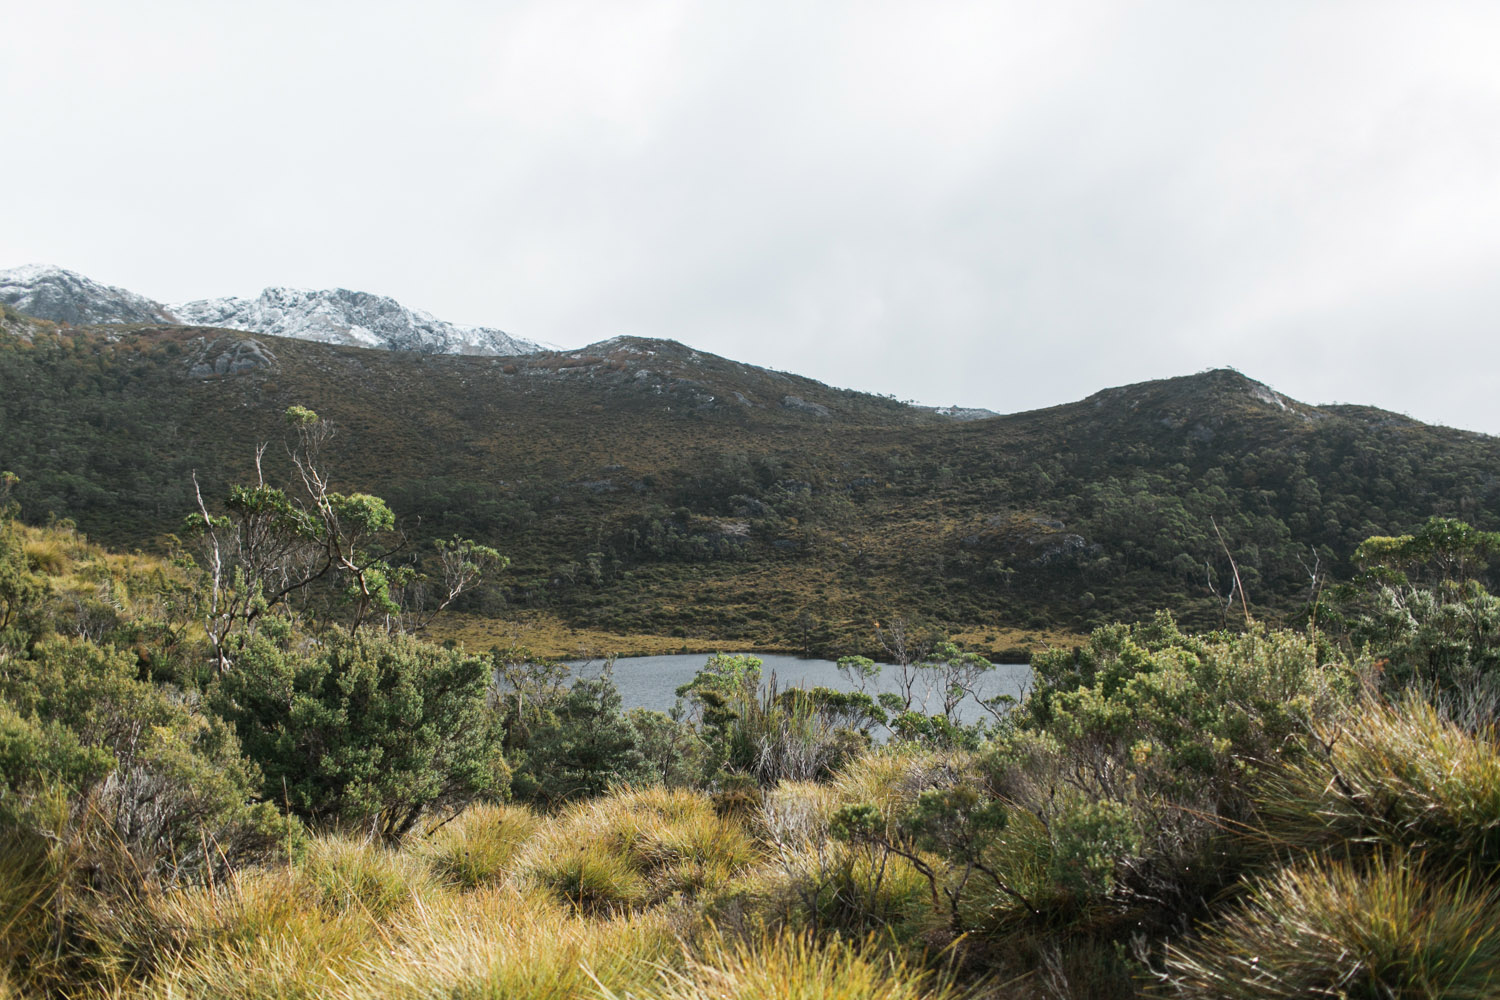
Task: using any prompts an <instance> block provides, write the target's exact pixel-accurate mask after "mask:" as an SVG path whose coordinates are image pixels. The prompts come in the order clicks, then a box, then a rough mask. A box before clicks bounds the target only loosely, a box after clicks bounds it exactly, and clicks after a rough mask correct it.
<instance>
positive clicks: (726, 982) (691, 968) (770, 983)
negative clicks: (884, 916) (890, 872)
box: [603, 932, 962, 1000]
mask: <svg viewBox="0 0 1500 1000" xmlns="http://www.w3.org/2000/svg"><path fill="white" fill-rule="evenodd" d="M603 992H604V995H605V996H606V997H608V998H609V1000H623V997H622V996H621V995H620V994H619V993H617V992H615V991H614V990H605V991H603ZM647 995H649V996H651V997H653V998H656V1000H711V998H712V1000H718V998H728V997H733V998H735V1000H950V998H955V1000H956V998H957V997H959V996H961V995H962V994H961V993H960V992H959V991H958V990H957V989H956V988H955V987H954V986H953V985H952V983H951V982H949V981H948V980H947V979H946V978H945V977H943V976H942V975H940V974H938V973H935V972H933V971H931V970H929V969H926V968H923V967H922V966H920V965H916V964H913V963H911V962H909V961H908V960H906V959H904V958H902V957H901V956H899V955H897V954H895V953H893V952H890V951H887V950H885V949H882V948H881V947H880V946H878V945H877V943H876V942H875V940H874V939H873V938H869V939H866V940H864V941H863V942H850V941H848V940H846V939H844V938H840V937H833V938H829V939H827V940H823V941H819V940H818V939H816V938H814V937H813V936H811V935H809V934H802V933H795V932H782V933H773V934H770V935H767V936H763V937H762V936H755V937H752V938H750V939H745V938H729V937H726V936H724V935H721V934H717V933H710V934H709V935H708V936H707V937H706V940H705V941H703V942H702V943H701V944H700V945H699V946H698V947H697V948H695V949H693V951H692V953H691V954H690V955H689V956H688V958H687V967H686V968H685V969H682V970H676V969H666V970H663V972H662V973H661V980H660V985H659V986H657V988H656V989H655V990H653V991H651V992H650V993H649V994H647Z"/></svg>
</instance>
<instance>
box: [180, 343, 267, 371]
mask: <svg viewBox="0 0 1500 1000" xmlns="http://www.w3.org/2000/svg"><path fill="white" fill-rule="evenodd" d="M200 345H201V347H200V350H199V352H198V354H197V356H196V357H194V358H193V360H191V361H189V362H188V377H190V378H203V379H210V378H223V377H224V376H226V375H243V374H245V373H246V372H253V371H259V370H262V369H268V370H274V369H275V368H276V355H275V354H273V353H272V352H271V349H270V348H268V347H267V346H266V345H265V344H262V343H261V342H260V341H258V340H256V339H254V338H253V337H246V338H244V339H243V340H231V339H229V338H227V337H221V338H219V339H217V340H203V341H200Z"/></svg>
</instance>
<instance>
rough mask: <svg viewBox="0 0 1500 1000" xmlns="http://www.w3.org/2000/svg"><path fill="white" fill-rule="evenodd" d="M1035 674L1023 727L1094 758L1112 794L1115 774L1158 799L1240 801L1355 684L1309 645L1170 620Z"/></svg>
mask: <svg viewBox="0 0 1500 1000" xmlns="http://www.w3.org/2000/svg"><path fill="white" fill-rule="evenodd" d="M1032 666H1033V670H1034V671H1035V682H1034V683H1035V687H1034V689H1033V692H1032V695H1031V697H1030V698H1029V699H1028V700H1027V701H1026V703H1025V705H1024V706H1022V708H1021V709H1020V710H1019V714H1018V719H1017V721H1018V724H1020V725H1022V726H1026V727H1028V728H1030V729H1033V730H1035V731H1039V732H1045V733H1048V734H1050V735H1052V736H1053V737H1054V738H1055V739H1057V740H1058V741H1059V742H1061V743H1062V744H1063V745H1064V746H1075V747H1080V748H1083V747H1090V748H1094V749H1096V750H1097V751H1098V759H1097V760H1096V761H1094V762H1091V763H1090V764H1088V765H1087V766H1088V767H1089V769H1090V771H1091V772H1093V773H1092V778H1093V780H1094V781H1095V782H1097V786H1096V787H1098V788H1099V789H1100V790H1101V791H1104V792H1111V791H1113V792H1114V793H1115V794H1118V791H1117V790H1116V789H1115V786H1116V785H1117V782H1116V781H1115V780H1114V779H1112V778H1111V777H1110V772H1111V771H1112V770H1114V769H1115V768H1116V767H1117V766H1123V767H1125V768H1126V769H1129V770H1134V771H1136V772H1137V773H1139V774H1140V775H1141V776H1142V777H1143V778H1147V779H1148V780H1149V781H1150V782H1151V784H1152V786H1153V787H1155V788H1160V789H1174V788H1176V789H1182V788H1186V787H1189V786H1192V785H1194V784H1198V783H1201V782H1202V781H1204V780H1210V781H1218V782H1219V787H1220V788H1221V793H1230V794H1233V790H1234V788H1235V787H1236V786H1237V785H1238V783H1239V782H1240V780H1241V776H1243V775H1245V774H1249V773H1253V772H1254V771H1256V770H1257V769H1259V768H1261V767H1263V766H1265V765H1266V764H1268V763H1272V762H1274V761H1276V760H1278V759H1279V758H1280V757H1281V756H1282V755H1283V754H1284V753H1287V752H1295V751H1296V749H1297V747H1298V745H1299V744H1298V743H1297V741H1296V739H1295V737H1296V736H1298V735H1299V734H1300V733H1302V732H1304V731H1305V730H1306V728H1307V726H1308V725H1309V724H1311V723H1312V722H1313V721H1314V720H1315V719H1318V718H1321V717H1324V716H1325V715H1326V714H1327V713H1329V712H1330V711H1333V710H1335V709H1337V708H1338V707H1339V706H1340V705H1341V704H1343V703H1344V702H1345V701H1346V700H1347V698H1348V697H1349V695H1350V694H1351V692H1352V691H1353V687H1354V683H1355V673H1356V672H1355V670H1354V668H1353V667H1352V666H1351V665H1350V664H1348V663H1346V662H1344V661H1342V660H1341V659H1339V658H1337V657H1333V658H1331V659H1330V658H1328V657H1327V654H1326V652H1325V651H1324V650H1322V649H1320V647H1319V646H1318V644H1317V643H1316V642H1314V641H1313V640H1312V639H1311V638H1309V637H1307V636H1303V635H1300V634H1297V633H1293V632H1270V631H1266V630H1263V629H1255V630H1252V631H1250V632H1249V633H1246V634H1245V635H1242V636H1230V635H1226V634H1214V635H1208V636H1190V635H1186V634H1184V633H1183V632H1181V631H1180V630H1179V629H1178V627H1177V625H1176V623H1175V622H1174V621H1173V620H1172V618H1171V617H1170V616H1169V615H1166V614H1165V613H1163V614H1158V615H1157V617H1156V618H1155V619H1154V620H1153V621H1152V622H1150V623H1149V624H1144V625H1128V626H1127V625H1114V626H1110V627H1108V628H1103V629H1099V630H1097V631H1095V632H1094V633H1093V634H1092V635H1091V636H1090V637H1089V641H1088V643H1087V644H1086V645H1084V646H1083V647H1081V648H1079V649H1077V650H1064V651H1056V652H1050V653H1044V654H1040V655H1038V656H1037V657H1035V658H1034V659H1033V664H1032Z"/></svg>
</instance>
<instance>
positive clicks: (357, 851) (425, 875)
mask: <svg viewBox="0 0 1500 1000" xmlns="http://www.w3.org/2000/svg"><path fill="white" fill-rule="evenodd" d="M297 875H298V877H299V879H300V881H301V882H302V884H303V885H304V886H306V888H307V889H308V890H310V893H309V894H310V896H311V898H312V899H314V900H316V901H317V902H318V904H319V905H321V906H323V907H325V908H327V909H330V910H333V911H335V912H337V911H341V910H347V909H360V910H364V911H365V912H367V913H369V914H370V915H371V916H372V917H374V918H376V919H380V918H382V917H385V916H388V915H389V914H391V913H392V912H394V911H395V910H398V909H400V908H401V907H403V906H405V905H406V904H408V903H410V902H411V901H412V900H414V899H416V898H417V897H419V896H422V895H425V894H427V893H429V892H431V890H432V889H433V888H434V886H435V884H436V883H435V877H434V876H433V874H432V872H431V871H430V870H429V869H428V868H427V866H426V865H424V864H423V863H422V860H421V859H420V858H419V857H416V856H415V855H414V854H412V853H410V852H406V851H398V850H392V849H390V848H389V847H385V846H383V845H381V844H377V843H372V842H370V841H366V840H354V839H350V838H347V837H320V838H318V839H317V840H314V841H313V842H312V844H311V845H309V847H308V850H307V856H306V858H304V859H303V861H302V863H301V865H299V866H298V869H297Z"/></svg>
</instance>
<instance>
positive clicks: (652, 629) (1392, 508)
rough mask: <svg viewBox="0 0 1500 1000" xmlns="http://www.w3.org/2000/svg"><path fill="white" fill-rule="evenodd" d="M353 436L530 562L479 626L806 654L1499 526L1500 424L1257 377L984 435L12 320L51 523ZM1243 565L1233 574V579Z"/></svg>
mask: <svg viewBox="0 0 1500 1000" xmlns="http://www.w3.org/2000/svg"><path fill="white" fill-rule="evenodd" d="M293 404H301V405H304V406H308V407H311V408H312V409H314V410H316V411H317V412H318V413H319V414H320V415H321V416H322V417H324V418H325V419H328V420H331V421H333V422H334V423H335V425H336V426H337V427H338V429H339V432H338V434H337V436H336V437H335V439H334V441H333V443H332V446H331V450H330V452H329V454H328V459H329V463H330V465H331V466H332V467H333V469H334V470H335V473H336V475H337V477H338V479H339V484H338V485H339V487H340V488H342V489H345V490H353V489H358V490H362V491H367V492H370V493H375V494H377V495H379V496H382V497H384V498H385V499H386V500H387V501H388V502H389V503H390V505H391V506H392V508H393V509H394V510H395V511H396V512H397V514H398V515H399V516H400V517H401V518H402V522H403V524H404V526H405V527H406V529H407V530H408V531H409V532H410V533H411V534H412V535H414V536H416V537H422V536H443V535H453V534H459V535H463V536H466V537H470V538H474V539H476V540H478V541H482V542H484V543H486V544H489V545H493V546H495V547H497V548H499V549H500V550H501V551H503V552H504V553H506V554H507V555H509V556H510V557H511V560H512V562H511V566H510V568H509V569H508V570H507V571H506V572H505V574H504V575H503V576H502V578H500V579H499V580H497V581H496V582H495V584H494V585H493V586H492V587H490V588H489V589H487V590H485V591H483V592H480V593H479V594H477V595H476V596H473V597H471V598H470V599H469V603H468V605H467V610H469V611H472V612H476V613H480V614H513V613H516V612H518V611H520V612H525V611H527V610H536V609H543V610H546V611H547V612H548V613H549V614H553V615H556V616H558V617H560V618H561V619H563V620H564V621H566V622H568V623H570V624H572V625H575V626H578V627H589V628H596V629H601V630H606V631H611V632H617V633H650V634H655V635H663V636H681V637H684V638H685V639H686V638H695V639H716V640H722V641H735V642H743V643H745V644H746V645H749V644H759V645H762V646H766V647H781V648H789V647H790V648H798V649H808V650H814V651H820V652H824V653H830V654H836V653H840V652H850V651H855V650H858V649H861V648H866V649H867V648H868V643H869V642H870V634H871V631H872V628H873V623H874V622H875V621H878V620H886V619H888V618H890V617H892V616H904V617H906V618H907V619H910V620H917V621H929V622H932V623H934V624H937V625H940V626H942V627H944V628H947V629H949V630H951V631H960V632H965V633H967V634H970V635H973V636H975V637H976V639H977V642H978V645H979V646H980V648H981V649H982V648H984V641H985V640H986V638H993V636H994V635H995V634H998V633H999V632H1001V631H1006V630H1021V631H1022V632H1023V633H1025V632H1027V631H1031V632H1036V633H1040V632H1041V631H1043V630H1049V629H1066V630H1083V629H1085V628H1087V627H1090V626H1092V625H1095V624H1098V623H1102V622H1107V621H1113V620H1117V619H1130V618H1138V617H1141V616H1144V615H1147V614H1149V613H1150V612H1151V611H1153V610H1154V609H1157V608H1161V607H1170V608H1172V609H1173V610H1174V611H1176V612H1177V613H1178V614H1179V616H1180V617H1181V618H1183V619H1185V620H1187V621H1188V622H1190V623H1192V624H1195V625H1220V624H1222V623H1224V622H1225V621H1226V620H1228V621H1232V620H1233V619H1234V618H1235V617H1238V616H1239V615H1240V614H1241V609H1240V604H1239V597H1235V598H1234V603H1233V606H1232V607H1231V606H1230V596H1231V591H1232V590H1233V588H1234V583H1233V577H1234V568H1237V569H1238V575H1239V579H1240V581H1241V582H1242V586H1243V590H1244V593H1245V595H1246V596H1247V598H1248V603H1249V607H1250V609H1251V611H1252V612H1253V613H1254V614H1255V615H1257V616H1259V617H1262V618H1270V619H1273V620H1274V619H1282V620H1292V619H1294V618H1295V617H1296V616H1297V615H1298V614H1299V613H1300V612H1301V609H1303V608H1304V607H1305V606H1306V605H1307V603H1308V601H1309V599H1310V598H1311V597H1312V596H1313V594H1314V591H1315V590H1316V588H1317V587H1318V586H1319V584H1320V581H1322V580H1325V579H1328V578H1329V577H1338V576H1344V575H1347V574H1348V573H1349V572H1350V571H1351V567H1350V565H1349V562H1348V560H1349V557H1350V555H1351V553H1352V552H1353V550H1354V547H1355V546H1356V545H1357V544H1358V543H1359V542H1360V541H1362V540H1363V539H1365V538H1367V537H1369V536H1371V535H1377V534H1395V533H1400V532H1405V531H1410V530H1411V529H1413V528H1414V527H1416V526H1417V525H1419V524H1421V523H1422V522H1424V521H1425V520H1426V519H1427V518H1428V517H1429V516H1431V515H1444V516H1452V517H1459V518H1462V519H1464V520H1467V521H1469V522H1471V523H1473V524H1475V525H1477V526H1480V527H1483V528H1486V529H1495V528H1500V439H1497V438H1493V437H1489V436H1485V435H1481V434H1474V433H1469V432H1464V431H1457V430H1451V429H1447V428H1440V427H1432V426H1428V425H1424V424H1421V423H1419V422H1416V421H1413V420H1411V419H1408V418H1405V417H1402V416H1399V415H1397V414H1394V413H1390V412H1386V411H1383V410H1377V409H1373V408H1369V407H1358V406H1321V407H1319V406H1309V405H1306V404H1303V403H1300V402H1296V401H1294V400H1290V399H1287V398H1285V397H1283V396H1280V395H1278V394H1276V393H1275V392H1273V391H1271V390H1270V389H1268V388H1267V387H1266V386H1264V385H1262V384H1260V383H1258V382H1255V381H1253V380H1251V379H1249V378H1246V377H1245V376H1243V375H1241V374H1239V373H1238V372H1234V371H1229V370H1219V371H1210V372H1204V373H1201V374H1198V375H1193V376H1188V377H1183V378H1173V379H1165V380H1161V381H1156V382H1147V383H1142V384H1139V385H1132V386H1124V387H1120V388H1114V389H1107V390H1105V391H1102V392H1099V393H1096V394H1095V395H1093V396H1090V397H1089V398H1087V399H1084V400H1082V401H1080V402H1077V403H1070V404H1067V405H1063V406H1056V407H1052V408H1049V409H1045V410H1038V411H1033V412H1028V413H1019V414H1013V415H1008V416H998V417H992V418H989V419H976V420H955V419H953V418H952V417H948V416H944V415H942V414H940V413H935V412H932V411H928V410H924V409H921V408H918V407H913V406H908V405H905V404H902V403H899V402H897V401H895V400H892V399H889V398H885V397H879V396H872V395H867V394H863V393H858V392H853V391H848V390H840V389H835V388H830V387H828V386H825V385H822V384H820V383H817V382H814V381H812V380H810V379H806V378H801V377H798V376H794V375H789V374H784V373H780V372H774V371H767V370H765V369H760V368H755V367H752V366H749V365H744V364H739V363H736V362H733V361H729V360H726V359H724V358H719V357H715V356H713V355H710V354H705V353H701V352H698V351H694V350H692V349H690V348H687V347H684V346H683V345H681V344H677V343H674V342H671V341H657V340H643V339H635V338H617V339H614V340H609V341H605V342H602V343H599V344H595V345H592V346H590V347H588V348H584V349H582V350H577V351H559V352H539V353H533V354H528V355H521V356H514V357H476V356H457V355H445V354H429V353H421V352H411V351H382V350H366V349H362V348H356V347H349V346H339V345H329V344H322V343H313V342H308V341H305V340H293V339H284V338H278V337H273V336H264V335H249V334H245V333H241V332H234V331H228V330H223V329H213V328H207V327H195V326H184V325H169V324H162V323H136V324H130V325H118V324H117V325H112V326H67V325H59V324H54V323H49V322H45V321H40V320H36V319H33V318H31V317H28V316H24V315H22V314H20V313H17V312H15V311H14V310H11V309H8V308H7V309H6V310H5V313H4V317H3V320H0V469H8V470H10V471H13V472H15V473H16V474H17V475H18V476H19V477H20V482H19V484H18V486H17V487H16V489H15V499H17V500H18V501H19V502H20V504H21V506H22V512H23V516H25V517H26V518H29V519H32V520H45V519H46V518H48V517H50V516H53V515H55V516H57V517H68V518H72V519H74V520H75V521H76V522H77V523H78V524H79V526H80V527H81V528H83V529H84V530H85V531H87V532H88V533H89V534H90V535H92V536H95V537H97V538H99V539H101V540H103V541H106V542H109V543H112V544H116V545H119V544H124V545H132V546H155V545H160V544H163V538H164V536H165V535H167V534H168V533H171V532H175V531H177V530H178V529H179V526H180V524H181V522H182V519H183V517H184V515H186V514H187V513H188V512H189V511H190V510H191V509H192V508H193V505H194V500H193V481H192V480H193V475H194V473H195V472H196V475H197V477H198V480H199V482H200V483H201V484H202V486H203V489H204V495H205V496H206V497H209V498H215V497H221V496H223V495H224V494H225V492H226V490H227V489H228V487H229V485H230V484H232V483H236V482H244V481H247V480H249V479H250V478H251V477H252V476H253V472H254V466H253V460H254V453H255V448H256V445H257V444H258V443H260V442H263V441H271V442H273V445H272V446H271V447H270V448H268V449H267V450H266V452H265V467H266V471H267V475H268V477H270V478H273V479H274V478H276V477H278V476H286V475H287V474H288V472H289V470H288V469H287V468H286V458H285V453H284V450H282V449H281V448H280V446H279V444H276V443H274V442H279V441H281V440H282V438H283V436H284V427H283V425H282V420H281V415H282V413H283V411H285V410H286V408H287V407H288V406H290V405H293ZM1231 558H1232V559H1233V564H1234V565H1233V567H1232V566H1231Z"/></svg>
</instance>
